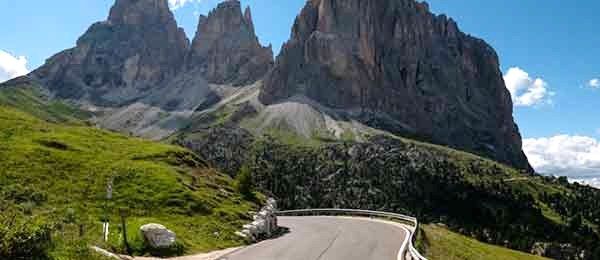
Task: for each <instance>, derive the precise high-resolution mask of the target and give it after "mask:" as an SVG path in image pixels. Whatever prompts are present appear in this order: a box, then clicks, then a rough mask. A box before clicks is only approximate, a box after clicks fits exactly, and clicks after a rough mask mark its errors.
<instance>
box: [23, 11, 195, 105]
mask: <svg viewBox="0 0 600 260" xmlns="http://www.w3.org/2000/svg"><path fill="white" fill-rule="evenodd" d="M188 50H189V40H188V39H187V37H186V35H185V33H184V31H183V29H181V28H179V27H178V26H177V23H176V21H175V18H174V16H173V14H172V13H171V11H170V10H169V7H168V2H167V0H117V1H116V3H115V4H114V5H113V7H112V8H111V10H110V15H109V17H108V19H107V21H104V22H99V23H95V24H94V25H92V26H91V27H90V28H89V29H88V30H87V32H85V34H84V35H82V36H81V37H80V38H79V40H78V41H77V46H76V47H74V48H72V49H69V50H65V51H63V52H61V53H59V54H57V55H55V56H53V57H52V58H50V59H48V60H47V61H46V64H44V65H43V66H42V67H40V68H39V69H37V70H36V71H34V72H33V73H32V74H31V75H32V77H34V78H36V79H38V80H40V81H41V82H43V83H44V85H45V86H47V87H48V88H49V89H50V90H51V92H52V93H53V94H54V95H55V96H57V97H59V98H66V99H73V100H78V101H89V102H91V103H93V104H96V105H111V106H120V105H124V104H127V103H130V102H132V101H134V100H138V99H140V98H142V97H144V96H145V95H148V94H149V92H151V91H150V90H153V89H156V88H160V87H162V86H164V83H165V82H166V81H167V80H169V79H170V78H172V77H173V76H174V75H175V74H176V73H177V71H178V70H179V69H180V68H181V67H182V66H183V62H184V59H185V55H186V53H187V51H188Z"/></svg>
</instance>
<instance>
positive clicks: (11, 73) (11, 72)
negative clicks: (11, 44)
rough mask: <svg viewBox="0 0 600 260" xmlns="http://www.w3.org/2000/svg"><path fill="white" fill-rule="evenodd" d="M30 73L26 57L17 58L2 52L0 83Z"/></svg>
mask: <svg viewBox="0 0 600 260" xmlns="http://www.w3.org/2000/svg"><path fill="white" fill-rule="evenodd" d="M27 73H29V70H28V69H27V59H26V58H25V57H24V56H19V57H15V56H13V55H11V54H10V53H8V52H5V51H3V50H0V82H4V81H7V80H9V79H13V78H16V77H19V76H23V75H25V74H27Z"/></svg>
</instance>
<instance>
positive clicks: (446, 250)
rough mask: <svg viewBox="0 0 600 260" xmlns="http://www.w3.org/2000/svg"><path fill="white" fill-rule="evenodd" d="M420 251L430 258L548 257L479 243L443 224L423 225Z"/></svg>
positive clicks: (518, 259)
mask: <svg viewBox="0 0 600 260" xmlns="http://www.w3.org/2000/svg"><path fill="white" fill-rule="evenodd" d="M422 230H423V233H421V238H422V239H421V241H420V242H421V244H422V245H423V246H421V251H423V252H425V256H426V257H427V258H428V259H430V260H496V259H502V260H544V259H548V258H544V257H539V256H534V255H529V254H525V253H522V252H519V251H513V250H510V249H506V248H504V247H499V246H494V245H489V244H485V243H481V242H479V241H477V240H475V239H472V238H470V237H466V236H464V235H461V234H458V233H455V232H452V231H450V230H448V229H447V228H446V227H444V226H440V225H434V224H432V225H425V226H423V227H422Z"/></svg>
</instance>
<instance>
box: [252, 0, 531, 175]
mask: <svg viewBox="0 0 600 260" xmlns="http://www.w3.org/2000/svg"><path fill="white" fill-rule="evenodd" d="M295 95H302V96H306V97H308V98H310V99H312V100H315V101H317V102H319V103H320V104H322V105H325V106H327V107H330V108H334V109H338V110H340V111H346V112H348V113H353V114H354V116H355V117H356V118H358V119H360V120H361V121H362V122H364V123H367V124H368V125H370V126H373V127H375V128H380V129H384V130H388V131H390V132H393V133H396V134H402V135H405V136H413V137H415V138H420V139H424V140H426V141H429V142H434V143H438V144H442V145H449V146H452V147H454V148H458V149H462V150H466V151H469V152H474V153H477V154H481V155H484V156H487V157H489V158H492V159H495V160H497V161H500V162H504V163H507V164H510V165H512V166H514V167H517V168H520V169H524V170H527V171H532V168H531V167H530V165H529V163H528V161H527V158H526V157H525V155H524V153H523V152H522V150H521V136H520V134H519V130H518V128H517V126H516V125H515V123H514V121H513V117H512V102H511V98H510V94H509V92H508V90H507V89H506V87H505V84H504V81H503V78H502V73H501V71H500V69H499V61H498V57H497V55H496V53H495V51H494V50H493V49H492V48H491V47H490V46H489V45H488V44H487V43H485V42H484V41H483V40H480V39H477V38H474V37H471V36H469V35H467V34H464V33H462V32H461V31H460V30H459V29H458V26H457V24H456V22H454V21H453V20H452V19H450V18H448V17H446V16H444V15H439V16H436V15H434V14H432V13H431V12H430V11H429V6H428V5H427V4H426V3H420V2H417V1H415V0H367V1H364V0H309V1H307V3H306V6H305V7H304V9H303V10H302V12H301V13H300V15H299V16H298V17H297V18H296V21H295V23H294V26H293V29H292V36H291V39H290V40H289V41H288V42H287V43H286V44H285V45H284V46H283V49H282V51H281V53H280V55H279V56H278V57H277V60H276V63H275V66H274V68H273V69H272V70H271V71H270V72H269V74H268V75H267V76H265V80H264V87H263V90H262V92H261V94H260V100H261V101H262V102H263V103H266V104H274V103H278V102H281V101H282V100H285V99H288V98H290V97H292V96H295Z"/></svg>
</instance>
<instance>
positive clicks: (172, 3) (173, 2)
mask: <svg viewBox="0 0 600 260" xmlns="http://www.w3.org/2000/svg"><path fill="white" fill-rule="evenodd" d="M202 1H203V0H169V8H171V10H177V9H179V8H181V7H183V6H184V5H186V4H188V3H193V2H196V3H201V2H202Z"/></svg>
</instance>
